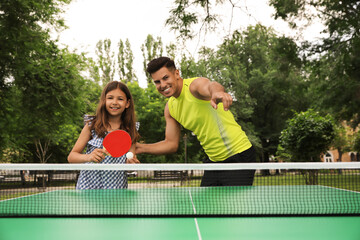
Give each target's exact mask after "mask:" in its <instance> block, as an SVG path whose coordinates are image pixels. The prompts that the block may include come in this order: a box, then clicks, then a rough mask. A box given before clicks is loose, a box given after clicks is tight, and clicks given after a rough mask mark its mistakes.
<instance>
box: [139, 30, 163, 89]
mask: <svg viewBox="0 0 360 240" xmlns="http://www.w3.org/2000/svg"><path fill="white" fill-rule="evenodd" d="M163 51H164V49H163V42H162V40H161V37H157V38H156V39H155V38H154V37H153V36H152V35H150V34H149V35H148V36H147V37H146V40H145V43H144V44H142V45H141V52H142V54H143V67H144V68H143V69H144V72H145V74H146V78H147V83H148V84H151V83H152V78H151V76H150V75H149V74H148V73H147V72H146V67H147V64H148V63H149V62H150V61H151V60H153V59H154V58H158V57H161V56H162V55H163Z"/></svg>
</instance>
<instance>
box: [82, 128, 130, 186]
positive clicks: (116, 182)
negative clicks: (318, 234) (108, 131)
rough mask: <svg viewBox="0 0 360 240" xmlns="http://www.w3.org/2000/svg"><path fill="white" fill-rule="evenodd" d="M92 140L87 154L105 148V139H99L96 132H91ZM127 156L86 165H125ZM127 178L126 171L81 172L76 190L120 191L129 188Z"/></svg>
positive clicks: (87, 148) (88, 145)
mask: <svg viewBox="0 0 360 240" xmlns="http://www.w3.org/2000/svg"><path fill="white" fill-rule="evenodd" d="M91 136H92V139H91V140H90V141H89V142H88V144H87V147H86V154H89V153H91V152H92V151H94V149H96V148H103V140H104V138H101V137H98V136H97V134H96V133H95V131H94V130H92V131H91ZM125 162H126V155H123V156H121V157H118V158H114V157H111V156H106V157H105V159H104V160H103V161H102V162H101V163H86V164H113V163H125ZM127 187H128V183H127V176H126V172H124V171H103V170H98V171H97V170H96V171H89V170H82V171H80V175H79V179H78V181H77V184H76V189H118V188H127Z"/></svg>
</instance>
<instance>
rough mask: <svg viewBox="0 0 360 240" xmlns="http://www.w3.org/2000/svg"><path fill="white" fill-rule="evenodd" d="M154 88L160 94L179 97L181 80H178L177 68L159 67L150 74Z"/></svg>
mask: <svg viewBox="0 0 360 240" xmlns="http://www.w3.org/2000/svg"><path fill="white" fill-rule="evenodd" d="M151 77H152V79H153V81H154V84H155V86H156V89H157V90H158V92H159V93H160V94H162V95H163V96H165V97H167V98H169V97H171V96H173V97H179V96H180V93H181V89H182V82H181V81H179V80H180V74H179V70H177V69H175V70H169V69H167V68H166V67H162V68H160V69H159V70H158V71H156V72H154V73H153V74H151Z"/></svg>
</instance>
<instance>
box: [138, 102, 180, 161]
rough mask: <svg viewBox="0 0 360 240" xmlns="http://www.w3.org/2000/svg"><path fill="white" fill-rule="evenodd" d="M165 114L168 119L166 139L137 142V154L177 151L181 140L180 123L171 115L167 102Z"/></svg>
mask: <svg viewBox="0 0 360 240" xmlns="http://www.w3.org/2000/svg"><path fill="white" fill-rule="evenodd" d="M164 116H165V121H166V129H165V139H164V140H163V141H160V142H157V143H150V144H143V143H136V154H141V153H148V154H154V155H163V154H170V153H175V152H176V151H177V149H178V147H179V140H180V130H181V129H180V124H179V123H178V122H177V121H176V120H175V119H174V118H173V117H171V115H170V112H169V107H168V105H167V104H166V106H165V110H164Z"/></svg>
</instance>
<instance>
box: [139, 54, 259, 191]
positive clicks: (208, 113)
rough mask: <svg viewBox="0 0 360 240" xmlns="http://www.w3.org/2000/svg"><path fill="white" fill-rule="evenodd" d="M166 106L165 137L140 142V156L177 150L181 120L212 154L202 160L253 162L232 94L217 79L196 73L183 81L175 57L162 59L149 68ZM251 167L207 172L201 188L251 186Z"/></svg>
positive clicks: (252, 151)
mask: <svg viewBox="0 0 360 240" xmlns="http://www.w3.org/2000/svg"><path fill="white" fill-rule="evenodd" d="M147 72H148V73H149V74H150V75H151V77H152V79H153V81H154V83H155V86H156V88H157V90H158V92H159V93H160V94H162V95H163V96H165V97H167V98H169V101H168V103H167V104H166V106H165V110H164V116H165V120H166V129H165V139H164V140H163V141H160V142H157V143H152V144H140V143H137V144H136V154H142V153H148V154H157V155H161V154H169V153H174V152H176V151H177V149H178V146H179V140H180V124H181V125H182V126H183V127H184V128H186V129H189V130H190V131H192V132H193V133H194V134H196V136H197V138H198V140H199V141H200V144H201V145H202V147H203V148H204V150H205V153H206V154H207V156H208V158H207V159H206V160H204V163H238V162H255V151H254V148H253V147H252V145H251V143H250V141H249V139H248V138H247V136H246V134H245V133H244V131H243V130H242V129H241V127H240V126H239V125H238V124H237V123H236V121H235V119H234V117H233V115H232V113H231V112H230V111H229V108H230V106H231V104H232V97H231V96H230V95H229V94H228V93H226V92H225V90H224V87H223V86H221V85H220V84H219V83H217V82H214V81H210V80H209V79H207V78H203V77H198V78H190V79H182V78H181V77H180V73H179V70H178V69H176V67H175V63H174V61H173V60H171V59H170V58H167V57H160V58H157V59H154V60H152V61H151V62H150V63H149V64H148V67H147ZM253 179H254V171H253V170H235V171H205V172H204V176H203V178H202V182H201V186H241V185H252V182H253Z"/></svg>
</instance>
